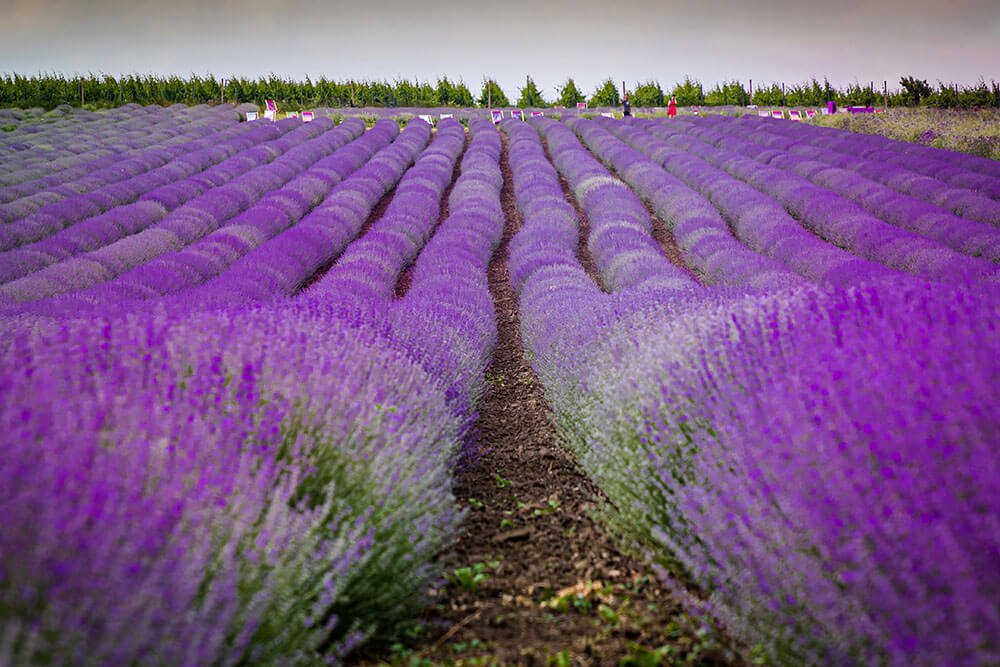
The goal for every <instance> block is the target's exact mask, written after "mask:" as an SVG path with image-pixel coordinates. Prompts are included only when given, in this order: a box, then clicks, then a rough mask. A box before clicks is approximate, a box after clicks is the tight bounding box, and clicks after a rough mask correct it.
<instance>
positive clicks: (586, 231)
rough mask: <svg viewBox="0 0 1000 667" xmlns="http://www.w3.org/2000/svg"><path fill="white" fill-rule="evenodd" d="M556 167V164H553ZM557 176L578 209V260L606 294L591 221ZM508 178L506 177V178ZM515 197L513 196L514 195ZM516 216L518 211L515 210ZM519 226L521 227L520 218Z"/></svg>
mask: <svg viewBox="0 0 1000 667" xmlns="http://www.w3.org/2000/svg"><path fill="white" fill-rule="evenodd" d="M540 138H541V140H542V148H544V149H545V157H546V159H547V160H548V161H549V162H552V154H551V153H550V152H549V145H548V143H547V142H546V141H545V138H544V137H540ZM552 166H553V167H554V166H555V163H552ZM556 174H557V175H558V176H559V187H561V188H562V192H563V197H565V198H566V201H568V202H569V203H570V204H572V205H573V208H574V209H576V224H577V229H578V230H579V238H578V239H577V243H576V258H577V259H578V260H579V261H580V264H581V265H582V266H583V270H584V271H586V272H587V275H588V276H590V277H591V278H592V279H593V280H594V282H595V283H597V286H598V287H600V288H601V289H602V290H604V291H605V292H606V291H607V288H606V287H605V286H604V282H603V281H602V280H601V274H600V273H599V272H598V270H597V262H596V261H594V256H593V255H592V254H591V252H590V245H589V244H588V241H589V239H590V219H589V218H588V217H587V214H586V213H585V212H584V210H583V207H581V206H580V202H579V201H577V199H576V194H575V193H574V192H573V188H571V187H570V186H569V183H568V182H567V181H566V179H565V178H563V175H562V174H560V173H559V171H558V170H556ZM504 177H505V178H506V175H505V176H504ZM512 196H513V194H512ZM514 212H515V214H516V213H517V210H516V209H515V211H514ZM518 226H520V217H518Z"/></svg>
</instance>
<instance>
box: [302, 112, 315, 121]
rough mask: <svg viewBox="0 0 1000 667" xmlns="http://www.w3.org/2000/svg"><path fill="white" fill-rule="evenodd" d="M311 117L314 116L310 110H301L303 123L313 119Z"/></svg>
mask: <svg viewBox="0 0 1000 667" xmlns="http://www.w3.org/2000/svg"><path fill="white" fill-rule="evenodd" d="M313 118H314V115H313V112H312V111H303V112H302V122H303V123H311V122H312V121H313Z"/></svg>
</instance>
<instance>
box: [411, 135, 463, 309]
mask: <svg viewBox="0 0 1000 667" xmlns="http://www.w3.org/2000/svg"><path fill="white" fill-rule="evenodd" d="M435 131H436V130H435ZM470 143H472V135H471V134H470V133H469V132H468V130H466V132H465V145H464V146H462V152H461V153H460V154H459V156H458V159H457V160H455V169H454V170H452V172H451V181H450V182H449V183H448V186H447V187H446V188H445V189H444V192H442V193H441V208H440V214H439V215H438V219H437V222H435V223H434V230H432V231H431V236H429V237H428V238H433V236H434V231H437V228H438V226H440V224H441V223H442V222H444V221H445V220H447V219H448V216H449V215H450V214H451V207H450V205H449V203H448V198H449V197H451V189H452V188H453V187H455V182H456V181H457V180H458V175H459V172H461V171H462V157H463V156H464V155H465V151H467V150H469V144H470ZM413 265H414V262H410V263H409V264H407V265H406V267H405V268H404V269H403V270H402V271H400V273H399V278H397V279H396V288H395V296H396V298H397V299H401V298H403V297H404V296H406V293H407V291H409V289H410V283H411V282H412V280H413Z"/></svg>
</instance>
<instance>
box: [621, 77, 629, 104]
mask: <svg viewBox="0 0 1000 667" xmlns="http://www.w3.org/2000/svg"><path fill="white" fill-rule="evenodd" d="M627 94H628V93H626V92H625V79H622V100H624V99H625V96H626V95H627Z"/></svg>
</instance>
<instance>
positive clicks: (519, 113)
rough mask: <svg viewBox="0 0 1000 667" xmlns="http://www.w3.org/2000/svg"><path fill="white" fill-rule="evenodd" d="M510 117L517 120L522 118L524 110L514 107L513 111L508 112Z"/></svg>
mask: <svg viewBox="0 0 1000 667" xmlns="http://www.w3.org/2000/svg"><path fill="white" fill-rule="evenodd" d="M510 117H511V118H516V119H518V120H524V112H523V111H521V110H520V109H514V110H513V111H511V112H510Z"/></svg>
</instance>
